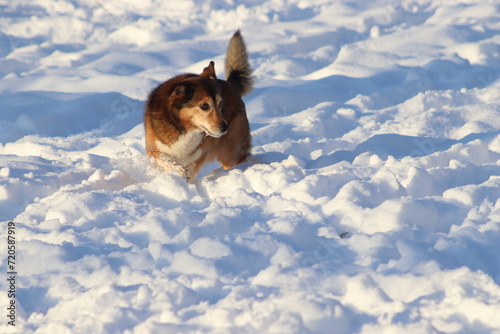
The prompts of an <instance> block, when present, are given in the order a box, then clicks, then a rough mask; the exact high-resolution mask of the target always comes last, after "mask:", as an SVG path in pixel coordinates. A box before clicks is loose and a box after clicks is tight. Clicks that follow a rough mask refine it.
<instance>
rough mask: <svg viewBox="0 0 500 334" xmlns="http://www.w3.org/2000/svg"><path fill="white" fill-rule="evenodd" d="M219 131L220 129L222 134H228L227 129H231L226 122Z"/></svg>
mask: <svg viewBox="0 0 500 334" xmlns="http://www.w3.org/2000/svg"><path fill="white" fill-rule="evenodd" d="M219 129H220V132H222V133H226V132H227V129H229V125H228V124H227V123H226V122H224V123H222V124H221V125H220V127H219Z"/></svg>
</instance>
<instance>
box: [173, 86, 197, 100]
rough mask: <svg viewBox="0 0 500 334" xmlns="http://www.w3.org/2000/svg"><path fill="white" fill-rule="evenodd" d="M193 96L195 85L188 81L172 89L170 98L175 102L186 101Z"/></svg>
mask: <svg viewBox="0 0 500 334" xmlns="http://www.w3.org/2000/svg"><path fill="white" fill-rule="evenodd" d="M192 97H193V87H192V86H191V85H189V84H188V83H181V84H178V85H177V86H175V87H174V89H172V92H171V93H170V99H171V100H172V101H174V102H175V103H185V102H188V101H189V100H191V98H192Z"/></svg>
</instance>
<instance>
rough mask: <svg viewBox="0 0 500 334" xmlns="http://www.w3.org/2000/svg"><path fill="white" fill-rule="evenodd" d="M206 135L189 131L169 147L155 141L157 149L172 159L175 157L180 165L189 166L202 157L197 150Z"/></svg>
mask: <svg viewBox="0 0 500 334" xmlns="http://www.w3.org/2000/svg"><path fill="white" fill-rule="evenodd" d="M203 137H205V133H204V131H202V130H195V131H189V132H188V133H185V134H183V135H181V136H179V139H178V140H177V141H176V142H175V143H172V144H171V145H167V144H164V143H162V142H161V141H159V140H156V141H155V144H156V148H157V149H158V150H159V151H160V152H162V153H165V154H167V155H169V156H171V157H173V158H174V159H175V160H177V162H178V163H179V164H182V165H187V164H189V163H191V162H193V161H195V160H196V159H198V158H199V157H200V156H201V153H202V152H201V151H200V150H198V151H197V150H196V149H197V148H198V146H199V145H200V143H201V141H202V139H203Z"/></svg>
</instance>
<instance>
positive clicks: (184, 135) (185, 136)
mask: <svg viewBox="0 0 500 334" xmlns="http://www.w3.org/2000/svg"><path fill="white" fill-rule="evenodd" d="M226 70H228V72H227V73H226V77H227V79H228V81H224V80H219V79H217V77H216V75H215V69H214V62H210V64H209V65H208V66H207V67H206V68H204V69H203V72H202V73H201V74H200V75H195V74H182V75H179V76H176V77H174V78H172V79H170V80H168V81H166V82H164V83H162V84H160V85H159V86H158V87H157V88H155V89H154V90H153V91H152V92H151V94H150V95H149V98H148V101H147V102H146V108H145V109H146V110H145V114H144V124H145V130H146V153H147V155H148V156H149V157H150V158H151V160H152V161H153V163H154V164H155V165H156V166H157V167H159V168H162V169H164V170H167V171H168V170H175V171H177V172H178V173H180V174H181V175H182V176H184V177H185V178H186V179H187V180H188V181H192V180H193V179H194V178H195V176H196V175H197V174H198V172H199V171H200V169H201V168H202V167H203V165H204V164H205V163H207V162H209V161H213V160H215V159H217V160H218V161H219V162H220V163H221V164H222V167H223V168H224V169H229V168H232V167H234V166H236V165H237V164H239V163H241V162H242V161H243V160H245V158H246V157H248V156H249V155H250V150H251V135H250V127H249V124H248V119H247V115H246V110H245V104H244V102H243V100H242V98H241V97H242V95H243V94H246V93H248V92H250V91H251V90H252V83H253V80H252V77H251V69H250V65H249V63H248V55H247V52H246V48H245V44H244V42H243V38H242V37H241V34H240V33H239V31H237V32H236V33H235V34H234V35H233V38H232V39H231V41H230V43H229V46H228V52H227V56H226Z"/></svg>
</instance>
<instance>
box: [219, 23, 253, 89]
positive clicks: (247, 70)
mask: <svg viewBox="0 0 500 334" xmlns="http://www.w3.org/2000/svg"><path fill="white" fill-rule="evenodd" d="M225 71H226V80H227V81H228V82H229V83H231V84H232V85H233V86H235V87H236V88H237V89H238V90H239V91H240V93H241V95H242V96H243V95H246V94H248V93H250V92H251V91H252V89H253V76H252V68H251V67H250V63H249V62H248V52H247V48H246V46H245V41H244V40H243V37H242V36H241V32H240V31H239V30H238V31H236V32H235V33H234V35H233V37H232V38H231V40H230V41H229V45H228V47H227V52H226V65H225Z"/></svg>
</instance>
